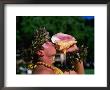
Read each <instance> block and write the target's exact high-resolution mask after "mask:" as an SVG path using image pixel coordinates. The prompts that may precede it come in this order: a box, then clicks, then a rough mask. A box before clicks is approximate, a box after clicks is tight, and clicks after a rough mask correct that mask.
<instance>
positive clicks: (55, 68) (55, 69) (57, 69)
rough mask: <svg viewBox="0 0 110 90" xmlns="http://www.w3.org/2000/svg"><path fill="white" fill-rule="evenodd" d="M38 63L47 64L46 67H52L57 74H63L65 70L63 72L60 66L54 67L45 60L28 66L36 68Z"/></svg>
mask: <svg viewBox="0 0 110 90" xmlns="http://www.w3.org/2000/svg"><path fill="white" fill-rule="evenodd" d="M37 65H43V66H45V67H47V68H50V69H51V70H52V71H53V72H54V73H55V74H63V72H62V71H61V70H60V69H59V68H57V67H52V65H49V64H46V63H44V62H37V63H36V65H34V64H30V65H29V66H28V68H30V69H34V68H36V67H37Z"/></svg>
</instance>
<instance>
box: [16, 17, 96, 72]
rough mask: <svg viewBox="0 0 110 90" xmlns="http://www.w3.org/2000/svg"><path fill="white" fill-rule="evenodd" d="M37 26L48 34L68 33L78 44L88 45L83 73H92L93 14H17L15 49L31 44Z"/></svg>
mask: <svg viewBox="0 0 110 90" xmlns="http://www.w3.org/2000/svg"><path fill="white" fill-rule="evenodd" d="M39 27H46V29H47V31H49V33H50V36H52V35H54V34H56V33H58V32H63V33H66V34H70V35H72V36H74V37H75V38H76V40H77V41H78V43H77V45H78V46H81V45H84V46H86V47H88V55H87V58H86V60H85V61H86V62H85V63H84V66H85V73H86V74H93V73H94V16H17V17H16V49H17V51H19V50H20V49H21V48H24V49H26V48H28V47H29V46H30V45H31V41H32V38H33V33H34V31H35V30H36V29H38V28H39ZM17 54H18V52H17Z"/></svg>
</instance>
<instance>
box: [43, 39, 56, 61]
mask: <svg viewBox="0 0 110 90" xmlns="http://www.w3.org/2000/svg"><path fill="white" fill-rule="evenodd" d="M42 46H43V48H44V49H43V51H44V55H45V57H47V58H48V59H49V60H51V61H52V60H53V59H54V57H55V54H56V49H55V47H54V45H53V44H52V43H51V42H49V41H48V42H46V43H44V44H43V45H42Z"/></svg>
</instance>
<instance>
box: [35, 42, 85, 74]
mask: <svg viewBox="0 0 110 90" xmlns="http://www.w3.org/2000/svg"><path fill="white" fill-rule="evenodd" d="M42 47H43V48H44V49H43V50H39V51H38V52H36V54H38V55H39V56H40V57H41V59H42V62H44V63H47V64H50V65H52V63H53V62H54V60H53V59H54V57H55V54H56V49H55V47H54V45H53V44H52V43H51V42H49V41H48V42H46V43H44V44H43V45H42ZM75 50H78V48H77V46H76V44H75V45H73V46H72V47H71V48H69V49H68V50H67V52H72V51H75ZM74 66H75V67H76V70H75V71H74V70H72V71H69V72H68V71H65V72H64V74H84V66H83V62H82V61H81V63H80V62H75V63H74ZM53 67H54V66H53ZM33 73H34V74H55V73H54V72H53V71H52V70H51V69H50V68H47V67H45V66H43V65H38V67H37V68H35V70H34V71H33Z"/></svg>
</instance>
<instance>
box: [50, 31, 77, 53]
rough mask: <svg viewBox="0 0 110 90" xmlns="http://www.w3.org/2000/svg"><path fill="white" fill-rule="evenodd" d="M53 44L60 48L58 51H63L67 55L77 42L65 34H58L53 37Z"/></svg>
mask: <svg viewBox="0 0 110 90" xmlns="http://www.w3.org/2000/svg"><path fill="white" fill-rule="evenodd" d="M51 40H52V42H53V43H54V44H56V45H57V46H58V48H57V49H58V50H60V51H63V53H64V54H66V50H67V49H68V48H70V47H71V46H72V45H73V44H76V43H77V41H76V39H75V38H74V37H72V36H71V35H68V34H64V33H57V34H55V35H53V36H52V38H51Z"/></svg>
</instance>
